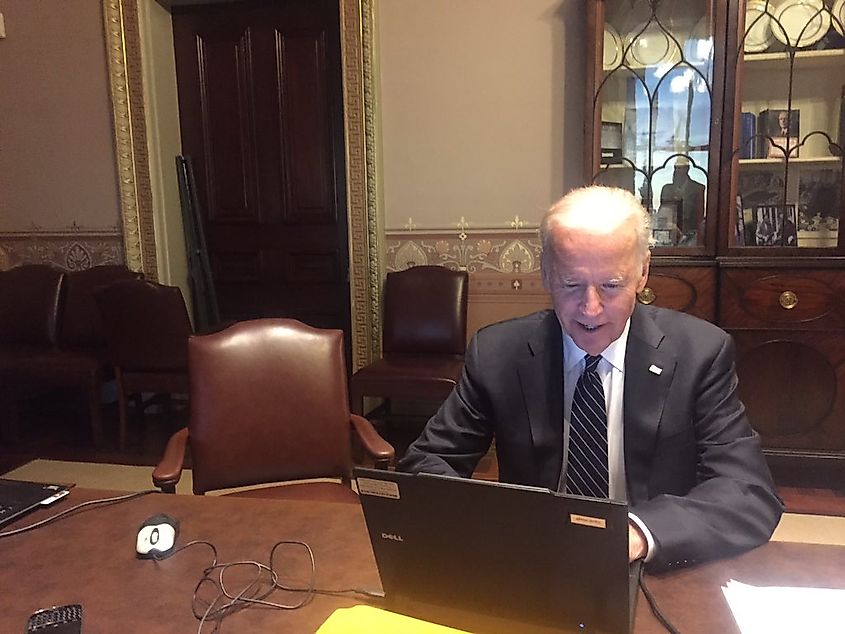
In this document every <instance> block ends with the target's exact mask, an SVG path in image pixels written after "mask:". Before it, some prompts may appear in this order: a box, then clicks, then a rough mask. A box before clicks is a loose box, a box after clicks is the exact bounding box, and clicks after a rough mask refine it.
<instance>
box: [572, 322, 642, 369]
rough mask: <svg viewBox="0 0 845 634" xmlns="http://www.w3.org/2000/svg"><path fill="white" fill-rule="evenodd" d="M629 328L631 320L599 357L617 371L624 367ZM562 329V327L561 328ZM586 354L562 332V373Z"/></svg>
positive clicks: (579, 361)
mask: <svg viewBox="0 0 845 634" xmlns="http://www.w3.org/2000/svg"><path fill="white" fill-rule="evenodd" d="M630 328H631V318H630V317H628V321H626V322H625V329H624V330H623V331H622V334H621V335H619V337H618V338H617V339H616V340H615V341H613V342H611V344H610V345H609V346H607V348H605V349H604V350H602V352H601V356H602V357H603V358H604V359H606V360H607V361H608V362H609V363H610V365H612V366H613V367H614V368H616V369H617V370H619V371H622V370H623V368H624V367H625V349H626V347H627V345H628V331H629V330H630ZM561 329H563V326H561ZM585 354H587V353H586V352H584V351H583V350H581V348H579V347H578V346H577V345H576V343H575V342H574V341H573V340H572V337H570V336H569V334H568V333H567V332H566V331H565V330H564V331H563V368H564V371H566V372H569V371H571V370H572V369H573V368H574V367H575V366H576V365H578V364H579V363H581V359H583V358H584V355H585Z"/></svg>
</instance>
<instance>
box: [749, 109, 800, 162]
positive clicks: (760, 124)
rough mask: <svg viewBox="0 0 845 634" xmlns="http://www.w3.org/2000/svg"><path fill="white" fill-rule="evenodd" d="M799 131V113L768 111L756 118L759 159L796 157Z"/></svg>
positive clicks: (781, 110)
mask: <svg viewBox="0 0 845 634" xmlns="http://www.w3.org/2000/svg"><path fill="white" fill-rule="evenodd" d="M800 130H801V111H800V110H794V109H793V110H783V109H769V110H763V111H762V112H761V113H760V115H759V116H758V117H757V134H758V137H757V138H758V139H760V147H759V148H758V157H759V158H783V157H784V156H786V155H788V156H789V158H796V157H797V156H798V149H799V148H798V141H799V139H800Z"/></svg>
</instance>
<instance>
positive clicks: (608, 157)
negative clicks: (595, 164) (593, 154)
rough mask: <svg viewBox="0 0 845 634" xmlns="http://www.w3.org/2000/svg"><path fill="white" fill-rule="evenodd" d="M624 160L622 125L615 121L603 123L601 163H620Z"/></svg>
mask: <svg viewBox="0 0 845 634" xmlns="http://www.w3.org/2000/svg"><path fill="white" fill-rule="evenodd" d="M621 160H622V124H621V123H616V122H615V121H602V122H601V162H602V163H604V164H606V165H607V164H612V163H619V162H620V161H621Z"/></svg>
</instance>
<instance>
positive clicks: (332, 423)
mask: <svg viewBox="0 0 845 634" xmlns="http://www.w3.org/2000/svg"><path fill="white" fill-rule="evenodd" d="M188 373H189V376H190V385H191V416H190V422H189V424H188V427H189V433H190V446H191V458H192V469H193V483H194V492H195V493H204V492H205V491H209V490H213V489H221V488H229V487H237V486H247V485H252V484H259V483H268V482H280V481H285V480H293V479H303V478H315V477H341V478H348V477H349V476H350V474H351V468H352V458H351V447H350V442H351V434H350V415H349V405H348V400H347V398H348V397H347V385H346V363H345V362H344V357H343V332H342V331H340V330H322V329H318V328H312V327H310V326H306V325H305V324H303V323H301V322H299V321H296V320H294V319H256V320H251V321H243V322H239V323H236V324H234V325H232V326H229V327H228V328H226V329H225V330H222V331H220V332H217V333H214V334H210V335H203V336H194V337H191V339H190V341H189V342H188Z"/></svg>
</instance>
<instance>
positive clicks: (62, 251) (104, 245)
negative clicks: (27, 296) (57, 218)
mask: <svg viewBox="0 0 845 634" xmlns="http://www.w3.org/2000/svg"><path fill="white" fill-rule="evenodd" d="M123 262H124V251H123V235H122V233H121V231H120V229H118V228H117V227H108V228H104V229H88V228H84V227H79V226H77V225H76V224H75V223H74V224H72V225H71V226H70V227H67V228H58V229H44V228H41V227H33V228H32V229H29V230H26V231H6V232H0V271H3V270H6V269H10V268H14V267H16V266H20V265H22V264H52V265H53V266H55V267H57V268H60V269H64V270H66V271H78V270H82V269H87V268H90V267H92V266H98V265H101V264H122V263H123Z"/></svg>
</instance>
